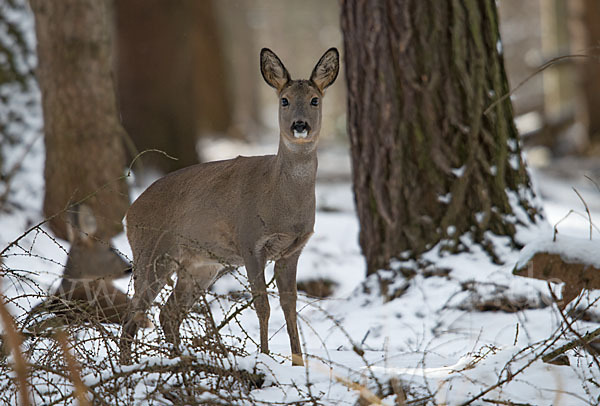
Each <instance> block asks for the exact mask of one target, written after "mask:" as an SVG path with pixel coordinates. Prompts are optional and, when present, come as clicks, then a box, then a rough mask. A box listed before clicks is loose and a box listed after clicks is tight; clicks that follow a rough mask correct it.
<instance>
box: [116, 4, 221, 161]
mask: <svg viewBox="0 0 600 406" xmlns="http://www.w3.org/2000/svg"><path fill="white" fill-rule="evenodd" d="M115 6H116V34H117V51H118V52H117V61H116V62H117V65H116V67H117V77H118V98H119V106H120V111H121V113H122V117H123V125H124V126H125V129H126V130H127V132H128V133H129V134H130V135H131V138H132V140H133V143H134V144H135V146H136V148H137V150H139V151H142V150H146V149H159V150H162V151H165V152H166V153H168V154H169V155H172V156H174V157H176V158H177V159H178V160H177V161H174V160H171V159H168V158H166V157H164V156H163V155H161V154H147V155H144V156H143V157H142V158H141V161H142V162H144V163H146V164H148V165H150V166H153V167H155V168H158V169H160V170H162V171H165V172H169V171H172V170H175V169H179V168H182V167H185V166H189V165H192V164H194V163H197V162H198V152H197V150H196V141H197V138H198V136H199V135H202V134H215V133H219V134H223V133H225V132H227V131H228V130H229V127H230V125H231V104H230V100H229V93H228V89H227V82H226V71H225V68H224V64H225V61H224V59H223V57H222V52H221V43H220V36H219V32H218V26H217V23H216V17H215V12H214V10H213V4H212V1H206V0H203V1H198V0H180V1H172V0H119V1H116V2H115ZM130 155H131V157H132V156H133V155H135V154H130Z"/></svg>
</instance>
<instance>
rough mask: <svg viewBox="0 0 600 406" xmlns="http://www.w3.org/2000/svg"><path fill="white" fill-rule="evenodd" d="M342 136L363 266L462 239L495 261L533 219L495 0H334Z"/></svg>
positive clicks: (452, 245)
mask: <svg viewBox="0 0 600 406" xmlns="http://www.w3.org/2000/svg"><path fill="white" fill-rule="evenodd" d="M341 21H342V30H343V34H344V48H345V66H346V75H347V84H348V134H349V137H350V143H351V152H352V164H353V176H354V193H355V198H356V204H357V210H358V215H359V219H360V226H361V230H360V244H361V247H362V250H363V252H364V254H365V256H366V260H367V272H368V274H370V273H373V272H375V271H377V270H378V269H381V268H387V267H389V262H390V259H392V258H407V257H412V258H417V257H419V256H420V254H422V253H424V252H426V251H427V250H429V249H431V248H433V247H434V246H435V245H436V244H438V243H440V242H441V243H442V247H443V249H446V250H449V251H451V252H456V251H460V250H465V249H467V248H468V247H466V246H465V245H464V241H465V240H461V239H460V237H461V236H464V235H465V234H469V235H470V238H471V239H472V240H473V241H474V242H476V243H478V244H480V245H481V246H483V247H484V248H485V250H486V251H487V252H488V253H489V254H490V255H491V256H492V258H493V259H494V260H496V261H497V260H498V257H497V255H496V253H495V250H494V246H493V241H492V240H491V239H490V234H489V233H488V232H491V233H493V234H495V235H499V236H506V237H508V238H509V240H510V241H511V242H512V244H513V245H514V246H517V245H518V241H517V240H516V239H515V226H516V225H517V224H520V223H522V224H527V223H529V222H531V221H534V220H535V217H536V214H537V213H538V211H537V209H536V207H533V205H532V203H531V198H532V196H533V192H532V191H531V187H530V182H529V178H528V175H527V172H526V170H525V166H524V164H523V161H522V159H521V150H520V146H519V140H518V134H517V131H516V128H515V126H514V123H513V114H512V106H511V102H510V100H509V99H508V98H506V99H505V100H504V101H502V102H499V103H497V104H495V105H494V106H493V107H492V108H491V109H490V110H489V111H488V112H484V110H485V109H486V108H487V107H488V106H490V105H491V104H492V103H494V102H496V101H497V100H498V98H499V97H500V96H502V95H504V94H506V93H507V92H508V84H507V80H506V74H505V71H504V64H503V60H502V55H501V43H500V37H499V32H498V19H497V12H496V6H495V3H494V2H493V1H491V0H486V1H475V0H463V1H459V0H454V1H437V0H404V1H400V0H396V1H385V2H384V1H361V0H344V1H343V2H342V16H341Z"/></svg>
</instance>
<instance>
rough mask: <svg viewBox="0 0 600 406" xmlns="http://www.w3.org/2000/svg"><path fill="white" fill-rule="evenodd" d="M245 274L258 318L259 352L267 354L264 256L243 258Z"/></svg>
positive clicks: (269, 310) (266, 300)
mask: <svg viewBox="0 0 600 406" xmlns="http://www.w3.org/2000/svg"><path fill="white" fill-rule="evenodd" d="M244 263H245V266H246V273H247V274H248V280H249V281H250V289H251V290H252V299H253V300H254V308H255V309H256V315H257V316H258V325H259V328H260V351H261V352H262V353H264V354H268V353H269V315H270V313H271V308H270V307H269V298H268V296H267V283H266V282H265V264H266V261H265V259H264V255H263V254H262V253H259V254H257V255H248V257H247V258H244Z"/></svg>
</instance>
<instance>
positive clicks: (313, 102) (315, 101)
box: [310, 97, 319, 106]
mask: <svg viewBox="0 0 600 406" xmlns="http://www.w3.org/2000/svg"><path fill="white" fill-rule="evenodd" d="M310 105H311V106H318V105H319V98H318V97H313V98H312V99H311V101H310Z"/></svg>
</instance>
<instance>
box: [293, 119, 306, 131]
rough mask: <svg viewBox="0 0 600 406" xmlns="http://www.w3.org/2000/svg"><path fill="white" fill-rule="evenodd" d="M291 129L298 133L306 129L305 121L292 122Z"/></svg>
mask: <svg viewBox="0 0 600 406" xmlns="http://www.w3.org/2000/svg"><path fill="white" fill-rule="evenodd" d="M292 131H296V132H299V133H303V132H305V131H308V124H307V123H306V121H294V122H293V123H292Z"/></svg>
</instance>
